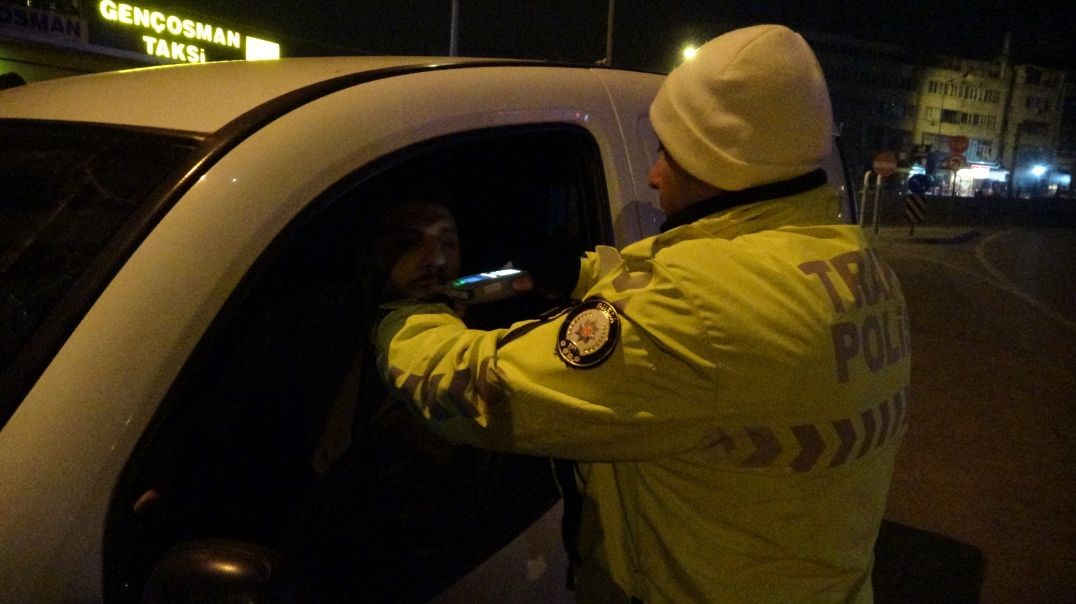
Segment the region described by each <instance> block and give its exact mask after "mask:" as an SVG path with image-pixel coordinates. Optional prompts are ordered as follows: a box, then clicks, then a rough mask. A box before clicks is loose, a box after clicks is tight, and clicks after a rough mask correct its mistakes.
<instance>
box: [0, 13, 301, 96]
mask: <svg viewBox="0 0 1076 604" xmlns="http://www.w3.org/2000/svg"><path fill="white" fill-rule="evenodd" d="M279 56H280V46H279V44H277V43H276V42H272V41H270V40H266V39H264V37H259V36H254V35H251V32H248V31H245V30H244V29H243V28H239V27H237V26H234V25H231V24H229V23H227V22H225V21H223V20H221V19H217V18H214V17H210V16H206V15H201V14H194V13H184V12H182V9H175V10H174V11H173V10H158V9H156V8H152V7H149V6H144V5H141V4H133V3H126V2H115V1H114V0H100V1H94V2H81V1H80V0H0V77H3V78H4V81H6V82H7V83H9V84H11V83H18V82H20V81H23V82H34V81H38V80H46V79H50V78H56V77H63V76H69V75H77V74H83V73H95V72H100V71H109V70H115V69H125V68H131V67H144V66H147V65H161V64H170V63H203V62H206V61H222V60H231V59H247V60H250V59H268V58H277V57H279Z"/></svg>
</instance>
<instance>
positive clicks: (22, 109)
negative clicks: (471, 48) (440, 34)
mask: <svg viewBox="0 0 1076 604" xmlns="http://www.w3.org/2000/svg"><path fill="white" fill-rule="evenodd" d="M481 62H485V63H491V62H495V63H497V64H519V65H522V64H524V63H525V62H523V61H509V60H501V59H497V60H488V59H471V58H459V57H451V58H447V57H317V58H313V57H309V58H289V59H280V60H275V61H222V62H216V63H204V64H185V65H167V66H161V67H146V68H140V69H131V70H125V71H115V72H107V73H97V74H91V75H83V76H74V77H68V78H60V79H55V80H47V81H44V82H36V83H32V84H27V85H25V86H19V87H16V88H11V89H7V90H3V91H0V119H33V120H53V121H71V122H92V123H101V124H116V125H125V126H134V127H146V128H160V129H166V130H175V131H183V132H195V133H211V132H215V131H217V130H219V129H220V128H221V127H223V126H224V125H225V124H227V123H229V122H230V121H232V120H233V119H235V118H237V117H239V116H241V115H243V114H244V113H246V112H247V111H249V110H251V109H253V108H255V107H258V106H259V105H262V104H264V103H267V102H269V101H272V100H274V99H278V98H280V97H282V96H284V95H286V94H288V93H293V92H295V91H298V90H300V89H304V88H306V89H309V88H311V87H315V86H318V85H319V84H327V83H330V82H337V83H338V85H347V84H353V83H358V82H359V81H362V80H363V79H377V78H381V77H386V76H389V75H396V74H401V73H410V72H413V71H422V70H429V69H439V68H446V67H448V68H450V67H460V66H466V65H476V64H477V63H481ZM329 87H330V88H332V87H333V86H331V85H330V86H329Z"/></svg>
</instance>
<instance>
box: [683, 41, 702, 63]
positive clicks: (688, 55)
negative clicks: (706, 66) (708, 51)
mask: <svg viewBox="0 0 1076 604" xmlns="http://www.w3.org/2000/svg"><path fill="white" fill-rule="evenodd" d="M697 54H699V49H698V47H696V46H695V45H694V44H688V45H687V46H685V47H684V49H683V50H682V51H680V56H682V57H683V58H684V60H685V61H690V60H691V59H694V58H695V55H697Z"/></svg>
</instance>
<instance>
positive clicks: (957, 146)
mask: <svg viewBox="0 0 1076 604" xmlns="http://www.w3.org/2000/svg"><path fill="white" fill-rule="evenodd" d="M968 143H969V141H968V137H966V136H950V137H949V150H950V151H952V152H953V155H960V154H961V153H963V152H965V151H967V150H968Z"/></svg>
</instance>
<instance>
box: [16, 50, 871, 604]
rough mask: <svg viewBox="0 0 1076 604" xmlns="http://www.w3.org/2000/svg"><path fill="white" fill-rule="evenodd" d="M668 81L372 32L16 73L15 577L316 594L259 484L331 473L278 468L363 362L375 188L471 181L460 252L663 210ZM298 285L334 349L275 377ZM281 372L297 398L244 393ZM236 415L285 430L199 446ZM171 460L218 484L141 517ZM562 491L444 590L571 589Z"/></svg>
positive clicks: (533, 240) (42, 589)
mask: <svg viewBox="0 0 1076 604" xmlns="http://www.w3.org/2000/svg"><path fill="white" fill-rule="evenodd" d="M661 80H662V78H661V76H659V75H655V74H646V73H636V72H628V71H619V70H614V69H607V68H601V67H585V66H584V67H580V66H558V65H551V64H544V63H528V62H516V61H487V60H460V59H451V60H448V59H435V58H431V59H423V58H415V57H394V58H392V57H389V58H377V57H361V58H337V59H328V58H326V59H286V60H281V61H270V62H249V63H248V62H226V63H210V64H205V65H189V66H170V67H160V68H150V69H142V70H135V71H129V72H118V73H109V74H97V75H90V76H81V77H75V78H68V79H61V80H53V81H49V82H42V83H36V84H30V85H26V86H20V87H16V88H12V89H9V90H5V91H2V92H0V140H2V141H3V144H2V145H0V170H2V172H0V333H2V334H3V336H2V338H0V510H3V512H2V513H0V560H2V561H3V562H2V563H0V601H4V602H23V601H36V602H40V601H55V602H73V601H87V602H93V601H137V600H140V599H141V598H142V597H143V595H144V594H148V596H151V597H152V598H153V599H156V600H158V601H168V599H169V598H171V597H177V594H178V595H182V594H183V593H186V594H187V595H189V594H191V593H195V594H197V593H203V594H205V593H216V594H218V595H219V594H220V593H232V594H248V595H252V597H254V598H255V601H257V598H262V599H263V600H264V601H273V598H277V599H279V598H281V597H283V596H282V595H281V594H291V595H292V596H295V597H298V595H297V594H302V593H309V592H307V591H305V590H306V589H307V586H306V585H305V583H304V581H305V579H304V574H303V572H302V568H303V561H302V559H301V558H302V555H301V553H300V552H296V551H289V550H288V548H287V546H286V544H282V543H278V542H268V541H272V540H273V537H274V536H276V535H280V534H283V533H284V532H285V531H286V527H285V526H283V524H282V523H285V522H289V521H290V519H291V518H292V517H293V514H292V512H293V510H291V509H284V507H283V506H277V507H274V508H273V509H269V510H266V509H258V510H255V509H254V508H260V507H265V506H260V503H263V500H262V498H263V497H267V496H268V495H266V494H265V492H264V490H265V489H266V488H267V487H266V485H267V484H269V483H271V484H272V488H273V493H274V494H273V496H274V497H276V496H280V497H281V499H280V501H288V502H289V504H295V505H299V504H301V502H302V501H304V500H306V498H307V495H308V494H309V493H308V491H312V490H314V489H316V488H317V480H316V479H315V480H314V481H307V480H299V479H297V478H295V477H294V472H292V471H291V469H290V468H283V467H279V464H287V463H289V462H294V461H295V458H294V456H291V457H289V456H286V455H283V454H282V452H283V451H287V450H288V449H287V448H286V447H285V446H284V444H283V441H291V440H294V441H295V442H306V443H308V444H309V443H310V442H311V441H310V438H308V437H305V436H304V438H305V440H304V439H302V438H298V436H299V435H298V433H299V432H300V431H305V432H303V434H304V435H309V434H314V435H317V434H319V433H322V432H323V431H324V430H325V429H326V426H327V424H328V423H330V422H332V421H334V420H332V419H330V418H329V417H328V416H329V415H330V414H329V413H328V412H327V411H325V409H326V405H327V403H326V401H331V400H332V399H333V397H334V396H337V393H338V391H339V389H340V388H343V387H344V386H343V383H344V382H345V376H346V373H347V367H348V366H349V363H348V362H347V360H346V359H344V358H342V357H340V356H339V355H344V354H348V352H346V351H343V350H340V349H338V347H334V346H332V345H328V344H326V342H328V341H329V340H325V339H324V338H332V337H336V340H333V342H335V343H336V344H338V343H339V340H340V337H339V336H340V334H341V333H343V332H342V330H341V329H339V328H338V326H337V325H336V324H334V323H333V322H332V321H334V320H336V318H338V317H339V316H341V311H342V310H346V309H343V308H341V307H340V306H339V303H340V301H341V300H345V299H346V297H347V295H349V294H348V293H349V292H350V294H354V288H355V287H362V286H363V285H362V284H358V285H356V283H355V274H354V272H355V271H356V270H357V269H356V268H355V264H354V263H353V262H352V261H351V259H353V258H354V257H355V254H356V253H358V252H360V251H361V250H362V248H363V246H368V245H369V242H368V241H366V240H363V239H361V238H360V237H359V236H358V235H357V233H359V232H361V231H360V230H357V227H358V226H361V224H362V221H363V220H364V217H365V215H366V214H365V212H366V211H367V209H368V208H369V207H371V204H373V203H375V202H376V201H377V200H378V199H380V198H381V197H383V196H384V195H385V193H386V192H390V191H393V190H395V189H397V188H399V187H402V186H406V185H408V184H409V183H414V182H427V183H439V185H440V186H441V187H442V188H443V190H444V191H445V192H446V193H447V194H448V195H449V196H450V197H452V198H453V199H454V200H456V202H457V203H456V206H455V207H454V210H455V212H456V214H457V222H458V223H459V225H460V230H461V240H462V242H463V246H464V249H463V252H464V254H463V255H464V258H465V264H466V266H465V267H464V269H465V272H477V271H481V270H487V269H489V268H492V267H497V266H500V265H501V263H503V262H504V261H506V260H508V259H512V258H518V257H523V256H528V257H532V258H533V257H535V255H536V254H538V255H540V254H541V253H542V252H543V251H546V250H548V249H549V243H550V242H556V244H557V245H566V246H570V247H572V248H573V249H575V248H578V249H584V248H588V247H592V246H594V245H597V244H602V243H604V244H611V245H617V246H623V245H625V244H627V243H630V242H632V241H635V240H638V239H639V238H642V237H645V236H648V235H650V234H653V233H655V232H657V230H658V228H659V226H660V222H661V220H662V216H661V213H660V211H659V210H658V209H657V198H656V194H655V193H654V192H653V191H650V190H649V189H648V188H647V184H646V181H647V174H648V171H649V167H650V165H651V163H652V161H653V160H654V159H655V157H656V154H657V140H656V138H655V135H654V133H653V130H652V129H651V127H650V124H649V120H648V117H647V112H648V107H649V103H650V101H651V99H652V98H653V96H654V94H655V93H656V91H657V88H658V86H659V85H660V83H661ZM829 168H830V172H831V182H833V183H835V185H834V186H835V187H836V188H837V189H838V192H839V193H840V200H841V201H840V203H836V202H835V204H834V214H835V215H840V216H843V217H844V218H845V219H848V220H854V216H852V212H853V211H854V209H853V205H852V203H853V202H852V201H851V199H850V196H849V194H848V191H850V188H848V187H847V178H846V175H845V174H844V172H843V170H842V167H841V164H840V161H839V159H837V155H836V153H835V154H834V161H833V163H832V166H830V167H829ZM835 199H836V197H835ZM321 302H325V303H326V304H327V306H325V307H321V306H318V304H319V303H321ZM334 304H335V306H334ZM289 305H291V306H289ZM282 307H291V308H295V307H297V308H300V309H304V312H301V313H300V314H301V316H300V317H299V318H295V316H291V318H290V319H289V321H291V323H289V325H290V326H291V329H292V330H293V331H292V332H289V333H291V334H292V337H298V338H304V337H309V338H310V339H311V341H310V342H309V343H308V345H306V346H305V347H304V350H307V351H308V352H309V354H310V355H311V356H310V357H309V358H295V359H292V362H293V364H299V365H301V366H302V367H308V366H310V367H314V368H315V369H316V370H317V372H316V375H317V379H316V380H313V383H316V384H317V387H316V388H314V391H309V390H303V389H302V387H299V388H298V389H297V390H295V391H288V390H283V391H282V390H281V388H287V387H288V386H285V385H281V384H282V377H281V376H282V375H285V374H286V373H287V372H288V371H293V370H296V369H295V367H294V366H292V367H283V365H279V364H274V363H282V362H286V361H281V360H280V359H279V358H276V357H274V358H272V359H269V358H264V357H266V356H272V355H261V354H258V351H261V350H264V349H263V348H260V347H259V346H258V345H257V344H256V342H257V338H258V337H259V336H262V335H265V334H271V333H274V332H273V331H272V330H273V329H275V328H276V327H277V326H278V325H279V322H278V323H274V322H273V321H274V320H275V319H274V317H276V316H278V315H277V312H278V310H277V309H279V308H282ZM343 314H344V315H346V312H345V313H343ZM296 334H298V335H296ZM319 338H322V339H319ZM344 348H346V347H344ZM252 351H254V352H252ZM300 356H301V355H300ZM239 377H241V378H242V379H239ZM264 392H269V393H274V394H272V397H275V398H278V399H279V401H278V402H277V403H274V405H272V406H262V405H259V404H250V402H249V401H247V402H246V403H244V404H237V403H236V402H235V400H234V397H240V398H242V397H247V398H250V397H252V396H253V395H252V393H264ZM222 393H223V394H222ZM237 393H239V394H237ZM278 394H279V395H280V396H276V395H278ZM229 397H232V398H229ZM311 400H314V401H315V403H313V404H314V405H315V407H316V408H318V409H320V410H321V411H320V412H318V413H310V412H309V409H310V407H309V406H308V405H310V404H311V403H310V401H311ZM288 405H294V406H295V407H296V408H294V409H293V408H285V407H288ZM304 405H307V406H305V407H304ZM222 409H224V410H226V413H225V412H222V411H221V410H222ZM222 417H223V418H224V419H223V420H222ZM289 418H300V420H296V421H291V419H289ZM311 418H313V419H311ZM221 421H223V422H224V423H225V424H227V425H226V426H225V427H223V428H222V427H221V423H220V422H221ZM311 424H313V425H311ZM236 426H243V427H244V428H243V429H244V430H247V431H248V432H247V433H246V436H247V438H248V439H253V440H247V441H243V442H257V443H261V444H262V445H264V448H250V447H248V448H246V449H244V450H239V451H234V450H233V451H229V452H228V453H227V454H221V453H220V451H219V448H217V449H214V448H213V447H203V446H202V444H203V443H205V442H210V441H212V440H213V439H214V438H219V437H220V431H221V430H223V431H224V434H226V435H227V434H231V432H228V430H232V429H235V428H236ZM287 431H294V432H295V434H290V433H285V432H287ZM292 437H295V438H292ZM229 438H230V437H228V436H225V437H224V440H225V441H226V442H232V441H229V440H228V439H229ZM315 440H316V438H315ZM277 444H279V445H280V446H279V448H277V447H276V445H277ZM274 449H277V450H274ZM207 451H212V453H208V452H207ZM303 453H304V455H306V457H303V459H304V460H305V459H309V455H310V453H311V451H310V450H306V451H303ZM169 464H170V467H177V468H181V469H182V470H183V473H184V476H183V477H182V479H178V480H177V484H180V485H188V486H190V485H195V486H196V487H197V489H198V491H199V492H198V494H197V497H195V496H194V495H193V494H192V495H191V496H190V497H186V498H185V497H184V496H180V497H178V498H174V499H173V501H170V502H166V505H165V506H164V508H163V509H164V511H163V512H162V511H159V512H157V513H156V514H155V515H154V516H153V517H150V518H145V517H141V516H140V515H139V514H136V513H135V511H134V510H135V508H136V507H137V502H138V501H139V498H140V497H142V496H143V495H145V493H146V491H147V488H148V487H147V484H150V482H151V480H150V479H151V478H152V477H153V475H154V473H155V472H156V471H157V469H159V468H160V467H161V466H162V465H169ZM535 467H536V468H537V467H538V466H535ZM250 468H256V469H257V471H256V473H257V475H258V480H246V479H245V478H249V476H248V474H249V471H250ZM541 470H542V471H544V470H545V469H544V468H542V469H541ZM536 471H538V470H536ZM229 472H230V473H229ZM206 476H211V477H215V478H213V479H205V480H203V478H204V477H206ZM221 476H231V477H232V478H235V480H223V479H221V478H220V477H221ZM236 477H238V478H236ZM315 478H316V476H315ZM544 479H545V478H544V477H542V476H535V477H534V480H535V481H540V480H544ZM180 490H181V491H182V488H181V489H180ZM207 493H208V494H207ZM195 499H197V502H194V500H195ZM206 501H212V502H213V503H212V505H207V504H206ZM274 501H276V500H274ZM192 502H193V503H192ZM185 505H191V506H195V507H197V506H198V505H201V506H202V507H198V508H197V509H198V511H197V513H195V512H193V511H191V510H192V509H194V508H191V509H185V508H184V506H185ZM274 505H276V503H274ZM557 510H558V508H557V506H556V497H555V494H554V496H553V497H539V498H537V499H536V500H535V501H532V502H531V505H529V506H523V507H522V508H520V509H518V510H515V511H514V513H513V514H508V515H502V516H496V517H490V519H489V525H488V526H484V527H481V531H483V532H484V534H488V535H494V536H495V537H496V538H495V539H494V540H493V542H488V543H485V544H484V545H483V548H484V549H482V548H480V549H481V551H475V552H461V553H460V556H459V558H460V559H461V560H462V561H464V562H465V563H462V564H460V565H459V567H458V568H452V569H447V570H445V571H444V572H434V573H432V574H433V575H436V576H431V578H430V580H429V585H428V586H426V587H427V588H428V591H441V596H440V597H441V599H442V600H444V601H448V600H451V599H452V598H454V597H458V598H459V599H464V598H467V597H470V596H469V595H468V594H470V595H473V594H474V593H476V591H475V590H484V591H486V592H489V593H496V594H500V595H501V596H503V597H505V598H507V597H510V596H511V597H516V598H519V599H524V600H526V599H530V600H532V601H542V602H548V601H557V600H562V601H567V599H568V598H569V596H568V595H567V594H566V593H565V591H564V589H563V581H564V564H563V555H562V553H561V549H560V544H559V536H558V534H557V532H558V530H559V524H558V522H559V518H558V515H557ZM270 512H275V513H270ZM240 524H241V525H242V527H240ZM528 527H529V528H528ZM263 537H264V538H263ZM494 542H495V543H494ZM494 544H495V545H496V547H493V545H494ZM366 545H367V546H368V545H369V544H366ZM502 546H504V547H503V548H502ZM491 554H492V555H491ZM293 571H294V572H293ZM357 572H358V571H357ZM151 577H152V579H151ZM491 577H504V578H505V580H504V581H503V583H501V584H491V581H492V579H491ZM521 578H522V579H521ZM200 582H201V583H204V585H203V584H201V583H200ZM200 589H201V590H203V591H199V590H200ZM184 590H186V591H184ZM214 590H216V591H214ZM442 590H443V591H442ZM513 590H514V593H512V592H513ZM423 593H424V595H429V594H425V592H423Z"/></svg>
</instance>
